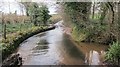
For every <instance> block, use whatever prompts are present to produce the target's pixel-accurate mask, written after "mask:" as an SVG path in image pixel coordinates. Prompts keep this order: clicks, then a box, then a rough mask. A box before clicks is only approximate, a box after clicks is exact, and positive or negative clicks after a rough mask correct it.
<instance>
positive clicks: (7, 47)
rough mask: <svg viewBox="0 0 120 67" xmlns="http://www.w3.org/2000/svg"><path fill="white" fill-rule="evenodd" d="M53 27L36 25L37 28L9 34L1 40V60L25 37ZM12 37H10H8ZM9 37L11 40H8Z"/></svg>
mask: <svg viewBox="0 0 120 67" xmlns="http://www.w3.org/2000/svg"><path fill="white" fill-rule="evenodd" d="M54 28H55V27H54V26H53V27H38V28H31V29H29V30H27V31H24V32H18V33H16V34H14V35H10V36H8V39H7V40H5V41H4V40H2V46H3V47H2V61H3V60H4V59H5V58H7V57H8V56H9V55H10V54H12V53H13V52H14V51H15V50H16V49H17V48H18V47H19V44H20V43H22V42H23V41H24V40H26V39H27V38H29V37H31V36H33V35H35V34H38V33H41V32H45V31H48V30H52V29H54ZM10 37H12V39H11V38H10ZM10 39H11V40H10Z"/></svg>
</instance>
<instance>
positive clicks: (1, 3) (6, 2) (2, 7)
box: [0, 0, 57, 15]
mask: <svg viewBox="0 0 120 67" xmlns="http://www.w3.org/2000/svg"><path fill="white" fill-rule="evenodd" d="M45 3H46V5H47V6H48V8H49V11H50V14H56V9H57V8H56V4H55V2H45ZM20 5H22V4H20V3H19V2H17V1H16V0H0V11H2V12H5V13H9V12H11V13H15V11H17V14H19V15H22V14H24V15H25V14H26V13H25V11H26V10H25V7H24V6H23V5H22V7H23V8H21V6H20ZM9 6H10V7H9ZM22 11H23V12H22Z"/></svg>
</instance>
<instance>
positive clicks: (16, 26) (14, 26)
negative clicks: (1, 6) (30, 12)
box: [0, 23, 33, 34]
mask: <svg viewBox="0 0 120 67" xmlns="http://www.w3.org/2000/svg"><path fill="white" fill-rule="evenodd" d="M0 27H1V28H0V32H2V25H1V24H0ZM31 27H33V24H32V23H10V24H6V32H7V34H9V33H15V32H17V31H22V30H27V29H29V28H31Z"/></svg>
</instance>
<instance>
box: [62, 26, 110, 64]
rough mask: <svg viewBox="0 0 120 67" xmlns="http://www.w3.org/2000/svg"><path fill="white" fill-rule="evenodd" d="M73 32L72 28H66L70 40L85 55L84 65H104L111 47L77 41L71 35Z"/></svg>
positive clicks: (65, 31)
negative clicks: (107, 51) (106, 54)
mask: <svg viewBox="0 0 120 67" xmlns="http://www.w3.org/2000/svg"><path fill="white" fill-rule="evenodd" d="M71 31H72V29H71V28H69V27H64V33H65V34H66V35H68V36H69V37H70V38H69V39H71V41H72V42H73V43H74V44H75V46H76V47H77V48H78V49H79V50H80V51H81V52H82V53H83V54H84V63H85V64H87V65H104V63H103V62H104V61H105V53H106V50H107V49H108V47H109V46H108V45H104V44H97V43H85V42H78V41H75V40H74V39H73V37H72V35H71Z"/></svg>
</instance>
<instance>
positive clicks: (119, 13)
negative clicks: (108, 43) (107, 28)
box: [118, 2, 120, 42]
mask: <svg viewBox="0 0 120 67" xmlns="http://www.w3.org/2000/svg"><path fill="white" fill-rule="evenodd" d="M118 41H119V42H120V2H119V3H118Z"/></svg>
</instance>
